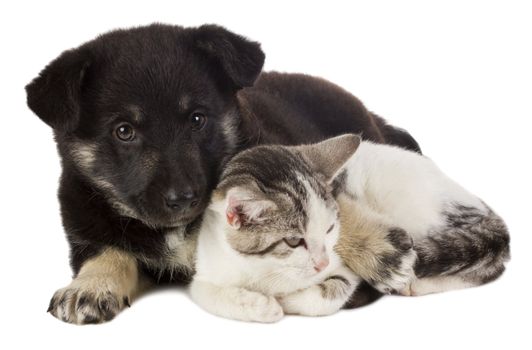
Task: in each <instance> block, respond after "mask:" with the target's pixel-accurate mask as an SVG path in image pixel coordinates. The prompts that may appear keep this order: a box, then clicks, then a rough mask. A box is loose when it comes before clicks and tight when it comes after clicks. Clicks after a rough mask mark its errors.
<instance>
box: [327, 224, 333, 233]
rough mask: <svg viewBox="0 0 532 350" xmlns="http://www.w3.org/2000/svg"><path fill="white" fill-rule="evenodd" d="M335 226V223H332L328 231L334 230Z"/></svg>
mask: <svg viewBox="0 0 532 350" xmlns="http://www.w3.org/2000/svg"><path fill="white" fill-rule="evenodd" d="M333 228H334V224H332V225H331V227H329V229H328V230H327V232H326V233H330V232H331V231H332V230H333Z"/></svg>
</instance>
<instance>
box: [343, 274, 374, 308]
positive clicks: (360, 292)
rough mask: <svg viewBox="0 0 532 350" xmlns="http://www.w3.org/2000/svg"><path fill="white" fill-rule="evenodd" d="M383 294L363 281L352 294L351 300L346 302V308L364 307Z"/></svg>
mask: <svg viewBox="0 0 532 350" xmlns="http://www.w3.org/2000/svg"><path fill="white" fill-rule="evenodd" d="M382 296H383V294H382V293H381V292H379V291H378V290H376V289H375V288H373V287H372V286H371V285H370V284H369V283H368V282H366V281H362V282H361V283H360V284H359V285H358V286H357V289H355V291H354V292H353V294H351V297H350V298H349V300H348V301H347V302H346V303H345V304H344V306H343V308H344V309H355V308H359V307H363V306H366V305H369V304H372V303H373V302H375V301H377V300H379V299H380V298H381V297H382Z"/></svg>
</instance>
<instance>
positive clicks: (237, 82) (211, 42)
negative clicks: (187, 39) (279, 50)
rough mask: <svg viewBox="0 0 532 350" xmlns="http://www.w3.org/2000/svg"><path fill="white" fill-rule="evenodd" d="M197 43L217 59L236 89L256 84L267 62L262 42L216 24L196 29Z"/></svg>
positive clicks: (195, 37)
mask: <svg viewBox="0 0 532 350" xmlns="http://www.w3.org/2000/svg"><path fill="white" fill-rule="evenodd" d="M194 39H195V43H196V46H197V47H198V48H199V49H200V50H201V51H203V52H204V53H206V54H207V55H208V56H210V58H212V59H214V60H215V61H216V62H217V63H218V64H219V65H220V68H221V69H222V70H223V72H224V73H225V75H226V77H227V78H229V79H230V81H231V83H232V84H233V86H234V87H235V88H236V89H241V88H243V87H246V86H252V85H253V83H254V82H255V80H256V79H257V77H258V76H259V74H260V72H261V70H262V66H263V64H264V58H265V56H264V52H262V50H261V48H260V44H259V43H257V42H253V41H250V40H248V39H246V38H244V37H242V36H240V35H237V34H234V33H231V32H230V31H228V30H227V29H225V28H222V27H220V26H216V25H203V26H201V27H199V28H197V29H196V31H195V36H194Z"/></svg>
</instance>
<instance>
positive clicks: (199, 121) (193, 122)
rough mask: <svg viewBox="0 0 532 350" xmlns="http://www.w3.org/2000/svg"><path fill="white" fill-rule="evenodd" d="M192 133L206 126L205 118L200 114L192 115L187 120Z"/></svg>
mask: <svg viewBox="0 0 532 350" xmlns="http://www.w3.org/2000/svg"><path fill="white" fill-rule="evenodd" d="M189 121H190V128H191V129H192V131H200V130H201V129H203V128H204V127H205V124H207V117H206V116H205V114H202V113H194V114H192V115H191V116H190V118H189Z"/></svg>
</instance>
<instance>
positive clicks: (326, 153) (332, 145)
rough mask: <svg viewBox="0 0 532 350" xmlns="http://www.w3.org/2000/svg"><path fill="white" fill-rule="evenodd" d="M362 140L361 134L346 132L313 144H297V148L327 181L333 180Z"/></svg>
mask: <svg viewBox="0 0 532 350" xmlns="http://www.w3.org/2000/svg"><path fill="white" fill-rule="evenodd" d="M360 142H361V138H360V136H358V135H354V134H346V135H341V136H337V137H333V138H330V139H327V140H325V141H322V142H319V143H316V144H313V145H304V146H296V147H295V149H296V151H298V152H300V154H301V155H302V156H303V158H304V159H305V160H306V161H307V162H308V163H309V164H310V166H311V167H312V169H314V170H315V171H316V172H318V173H322V174H323V175H325V177H326V178H327V181H329V182H332V181H333V180H334V178H335V176H336V174H337V173H338V172H339V171H340V169H342V167H343V166H344V165H345V163H346V162H347V161H348V160H349V158H351V156H352V155H353V154H354V153H355V151H356V150H357V148H358V146H359V145H360Z"/></svg>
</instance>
